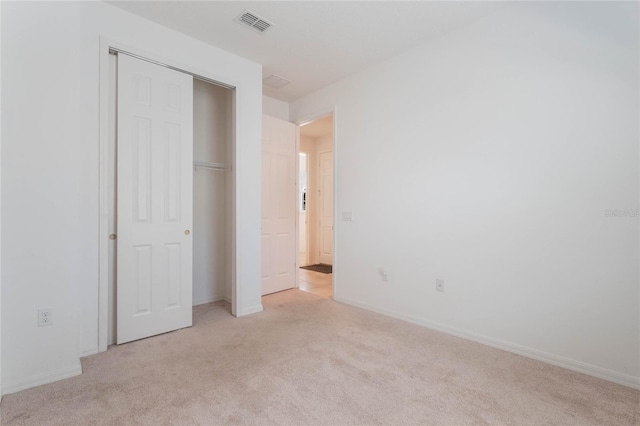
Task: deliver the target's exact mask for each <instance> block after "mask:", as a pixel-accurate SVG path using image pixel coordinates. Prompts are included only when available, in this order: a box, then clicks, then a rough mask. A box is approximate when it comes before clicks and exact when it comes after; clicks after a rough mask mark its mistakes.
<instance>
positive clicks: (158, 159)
mask: <svg viewBox="0 0 640 426" xmlns="http://www.w3.org/2000/svg"><path fill="white" fill-rule="evenodd" d="M233 104H234V91H233V90H232V89H229V88H227V87H223V86H221V85H216V84H212V83H211V82H206V81H202V80H199V79H198V78H195V77H193V76H192V75H190V74H187V73H184V72H181V71H178V70H174V69H170V68H168V67H163V66H160V65H157V64H155V63H151V62H149V61H146V60H143V59H139V58H136V57H132V56H129V55H126V54H123V53H119V54H110V55H109V127H110V131H109V144H108V146H109V150H108V151H109V152H108V169H109V170H108V175H109V179H108V186H109V188H108V194H109V221H108V227H109V234H110V235H111V237H110V241H109V250H108V254H109V256H108V257H109V266H108V320H107V344H108V345H110V344H114V343H118V344H120V343H126V342H128V341H132V340H137V339H141V338H145V337H149V336H153V335H156V334H160V333H164V332H167V331H172V330H176V329H179V328H184V327H189V326H191V324H192V309H191V307H192V306H193V305H197V304H202V303H209V302H214V301H219V300H227V301H229V302H231V299H232V285H231V283H232V279H233V277H232V265H233V260H232V249H231V247H232V241H233V234H232V233H233V232H234V228H233V226H232V225H233V220H232V218H233V192H234V186H233V174H232V170H231V164H232V163H233V157H232V155H233V123H234V121H233V119H234V117H233Z"/></svg>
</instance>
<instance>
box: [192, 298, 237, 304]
mask: <svg viewBox="0 0 640 426" xmlns="http://www.w3.org/2000/svg"><path fill="white" fill-rule="evenodd" d="M221 300H224V301H228V302H230V301H229V299H227V298H226V297H224V296H215V297H209V298H204V299H196V300H194V301H193V306H198V305H204V304H206V303H214V302H220V301H221Z"/></svg>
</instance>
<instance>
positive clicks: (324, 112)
mask: <svg viewBox="0 0 640 426" xmlns="http://www.w3.org/2000/svg"><path fill="white" fill-rule="evenodd" d="M328 115H332V116H333V247H332V250H333V265H332V268H333V270H332V273H331V298H332V299H334V300H335V299H336V289H337V288H338V285H337V282H338V280H337V278H336V277H338V276H339V275H338V274H339V267H338V264H339V262H338V250H337V248H338V238H337V237H338V227H339V221H338V217H339V216H338V147H339V145H338V106H337V105H333V106H331V107H328V108H324V109H319V110H317V111H315V112H313V113H311V114H307V115H304V116H302V117H301V118H299V119H297V120H296V121H294V123H295V124H296V126H298V133H300V132H299V129H300V126H302V125H304V124H307V123H310V122H312V121H315V120H317V119H319V118H324V117H326V116H328ZM299 139H300V138H299V137H298V140H299ZM297 149H298V151H297V153H298V154H300V143H298V148H297ZM298 158H300V156H299V155H298ZM296 182H297V186H299V185H300V182H299V175H298V177H297V178H296ZM296 232H297V233H298V235H297V237H298V238H296V240H299V239H300V234H299V232H300V230H299V229H298V227H296ZM299 258H300V256H299V255H298V256H296V263H298V260H299ZM299 268H300V265H298V268H297V269H299ZM297 269H296V271H297ZM296 283H297V281H296Z"/></svg>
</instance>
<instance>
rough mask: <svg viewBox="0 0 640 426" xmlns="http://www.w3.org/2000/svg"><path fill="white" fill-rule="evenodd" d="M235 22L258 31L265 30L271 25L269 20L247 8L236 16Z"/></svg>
mask: <svg viewBox="0 0 640 426" xmlns="http://www.w3.org/2000/svg"><path fill="white" fill-rule="evenodd" d="M236 22H239V23H241V24H242V25H246V26H247V27H249V28H251V29H252V30H254V31H257V32H259V33H263V32H265V31H267V30H268V29H269V28H270V27H271V25H272V24H271V22H269V21H267V20H266V19H264V18H263V17H261V16H259V15H257V14H255V13H253V12H250V11H248V10H245V11H244V12H242V14H240V16H238V17H237V18H236Z"/></svg>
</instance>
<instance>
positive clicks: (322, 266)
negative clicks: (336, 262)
mask: <svg viewBox="0 0 640 426" xmlns="http://www.w3.org/2000/svg"><path fill="white" fill-rule="evenodd" d="M300 269H308V270H310V271H316V272H322V273H323V274H331V273H332V272H333V266H331V265H325V264H324V263H320V264H319V265H309V266H301V267H300Z"/></svg>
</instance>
